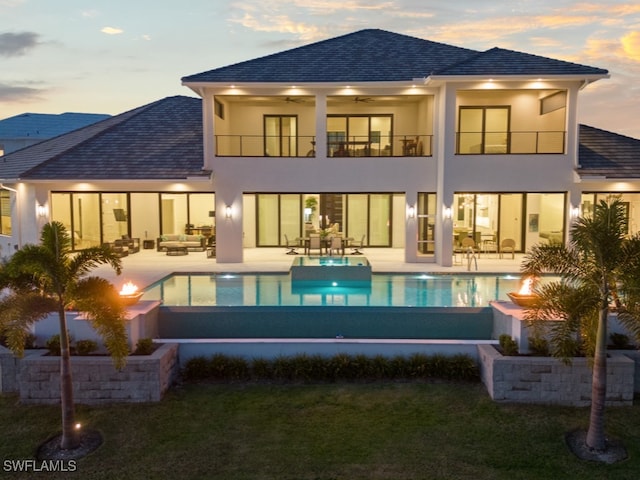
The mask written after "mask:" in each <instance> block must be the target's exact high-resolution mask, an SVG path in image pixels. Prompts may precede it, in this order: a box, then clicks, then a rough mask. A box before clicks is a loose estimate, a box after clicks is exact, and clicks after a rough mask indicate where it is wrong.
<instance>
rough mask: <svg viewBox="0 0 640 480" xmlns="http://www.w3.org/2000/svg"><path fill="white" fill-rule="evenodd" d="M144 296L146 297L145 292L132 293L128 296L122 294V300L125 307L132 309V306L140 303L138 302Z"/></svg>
mask: <svg viewBox="0 0 640 480" xmlns="http://www.w3.org/2000/svg"><path fill="white" fill-rule="evenodd" d="M142 295H144V292H136V293H130V294H127V295H122V294H120V299H121V300H122V304H123V305H124V306H125V307H130V306H131V305H135V304H136V303H138V300H140V297H141V296H142Z"/></svg>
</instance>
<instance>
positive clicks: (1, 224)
mask: <svg viewBox="0 0 640 480" xmlns="http://www.w3.org/2000/svg"><path fill="white" fill-rule="evenodd" d="M0 235H11V192H9V191H8V190H0Z"/></svg>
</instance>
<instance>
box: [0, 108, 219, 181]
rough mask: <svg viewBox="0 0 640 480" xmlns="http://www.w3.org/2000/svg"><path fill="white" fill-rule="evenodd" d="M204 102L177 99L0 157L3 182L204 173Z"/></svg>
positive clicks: (159, 177) (165, 176) (163, 177)
mask: <svg viewBox="0 0 640 480" xmlns="http://www.w3.org/2000/svg"><path fill="white" fill-rule="evenodd" d="M203 159H204V150H203V145H202V103H201V100H200V99H199V98H192V97H184V96H175V97H168V98H164V99H162V100H158V101H156V102H153V103H150V104H148V105H144V106H142V107H138V108H136V109H134V110H131V111H128V112H125V113H122V114H120V115H117V116H114V117H111V118H109V119H107V120H103V121H102V122H99V123H96V124H93V125H90V126H88V127H85V128H82V129H80V130H76V131H73V132H70V133H68V134H65V135H61V136H59V137H57V138H54V139H50V140H45V141H43V142H40V143H38V144H36V145H33V146H31V147H27V148H24V149H22V150H19V151H16V152H13V153H10V154H7V155H5V156H4V157H0V179H4V180H9V179H16V178H20V179H23V180H38V179H47V180H67V179H77V180H83V179H87V180H90V179H94V180H101V179H152V180H155V179H176V178H187V177H195V176H203V175H205V176H206V175H208V174H209V172H205V171H203V170H202V165H203Z"/></svg>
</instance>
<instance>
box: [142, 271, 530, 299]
mask: <svg viewBox="0 0 640 480" xmlns="http://www.w3.org/2000/svg"><path fill="white" fill-rule="evenodd" d="M519 286H520V277H519V276H516V275H478V274H476V275H448V274H439V275H438V274H408V273H401V274H400V273H398V274H392V273H389V274H379V273H375V274H372V275H371V281H370V282H354V281H351V282H347V283H346V284H341V282H340V280H328V281H300V282H295V281H292V279H291V276H290V275H289V274H288V273H256V274H236V273H233V274H231V273H226V274H225V273H216V274H173V275H170V276H168V277H166V278H164V279H162V280H160V281H158V282H156V283H154V284H153V285H151V286H149V287H148V288H146V289H145V294H144V296H143V297H142V299H143V300H160V301H161V302H162V304H163V305H165V306H262V307H264V306H279V307H280V306H359V307H365V306H368V307H374V306H375V307H487V306H488V305H489V302H490V301H492V300H508V299H509V298H508V297H507V292H512V291H517V290H518V289H519Z"/></svg>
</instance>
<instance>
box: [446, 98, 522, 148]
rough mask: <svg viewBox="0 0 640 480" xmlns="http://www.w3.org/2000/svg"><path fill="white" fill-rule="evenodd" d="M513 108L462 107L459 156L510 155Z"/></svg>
mask: <svg viewBox="0 0 640 480" xmlns="http://www.w3.org/2000/svg"><path fill="white" fill-rule="evenodd" d="M510 117H511V107H508V106H507V107H504V106H498V107H460V112H459V115H458V147H457V152H458V153H459V154H494V153H510V149H509V129H510Z"/></svg>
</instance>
